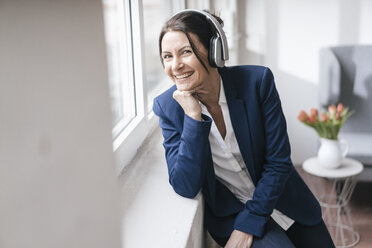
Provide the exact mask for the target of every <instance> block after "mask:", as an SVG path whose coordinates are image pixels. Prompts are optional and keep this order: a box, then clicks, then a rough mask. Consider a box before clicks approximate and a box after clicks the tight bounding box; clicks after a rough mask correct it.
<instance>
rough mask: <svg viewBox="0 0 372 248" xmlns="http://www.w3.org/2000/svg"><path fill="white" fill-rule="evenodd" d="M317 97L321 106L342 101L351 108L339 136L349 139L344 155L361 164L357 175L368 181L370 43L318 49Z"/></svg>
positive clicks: (371, 163) (371, 164) (371, 170)
mask: <svg viewBox="0 0 372 248" xmlns="http://www.w3.org/2000/svg"><path fill="white" fill-rule="evenodd" d="M319 101H320V107H322V108H326V107H327V106H328V105H329V104H332V103H333V104H337V103H338V102H342V103H343V104H344V105H345V106H347V107H350V109H353V110H355V113H354V114H353V115H352V116H351V117H350V119H348V120H347V121H346V122H345V124H344V126H343V127H342V129H341V131H340V133H339V138H340V139H346V140H347V141H348V143H349V152H348V155H347V156H348V157H351V158H355V159H357V160H359V161H360V162H362V163H363V164H364V168H365V169H364V171H363V173H362V175H360V176H359V179H360V180H367V181H372V45H368V46H367V45H366V46H362V45H359V46H339V47H328V48H323V49H321V51H320V71H319Z"/></svg>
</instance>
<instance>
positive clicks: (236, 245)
mask: <svg viewBox="0 0 372 248" xmlns="http://www.w3.org/2000/svg"><path fill="white" fill-rule="evenodd" d="M252 242H253V235H252V234H249V233H245V232H241V231H238V230H234V231H233V232H232V234H231V236H230V238H229V240H228V241H227V244H226V246H225V248H250V247H251V245H252Z"/></svg>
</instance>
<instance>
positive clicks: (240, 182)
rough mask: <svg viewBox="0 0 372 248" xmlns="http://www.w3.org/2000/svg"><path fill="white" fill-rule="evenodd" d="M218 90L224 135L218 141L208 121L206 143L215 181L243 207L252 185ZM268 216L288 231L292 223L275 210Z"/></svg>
mask: <svg viewBox="0 0 372 248" xmlns="http://www.w3.org/2000/svg"><path fill="white" fill-rule="evenodd" d="M220 87H221V90H220V98H219V104H220V106H221V109H222V114H223V118H224V121H225V126H226V136H225V139H223V138H222V136H221V134H220V132H219V131H218V129H217V126H216V124H215V123H214V121H212V127H211V131H210V134H209V142H210V145H211V151H212V159H213V164H214V171H215V174H216V177H217V180H219V181H220V182H221V183H223V184H224V185H225V186H226V187H227V188H228V189H229V190H230V191H231V192H232V193H233V194H234V195H235V196H236V197H237V198H238V199H239V200H240V201H241V202H242V203H244V204H245V203H246V202H247V201H248V200H250V199H252V197H253V193H254V190H255V186H254V184H253V182H252V179H251V176H250V174H249V171H248V170H247V167H246V166H245V162H244V160H243V157H242V155H241V153H240V150H239V146H238V142H237V140H236V137H235V133H234V130H233V128H232V124H231V120H230V113H229V109H228V106H227V102H226V96H225V91H224V88H223V85H222V81H221V85H220ZM201 107H202V113H203V114H205V115H207V116H209V117H211V115H210V113H209V112H208V110H207V108H206V107H205V106H204V105H203V104H201ZM211 118H212V117H211ZM212 120H213V119H212ZM271 217H272V218H273V219H274V221H275V222H276V223H278V225H280V226H281V227H282V228H283V229H284V230H288V228H289V227H290V226H291V225H292V224H293V223H294V220H292V219H291V218H289V217H288V216H286V215H284V214H282V213H281V212H279V211H278V210H276V209H274V211H273V213H272V214H271Z"/></svg>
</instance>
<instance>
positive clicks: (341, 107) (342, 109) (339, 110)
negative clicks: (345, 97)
mask: <svg viewBox="0 0 372 248" xmlns="http://www.w3.org/2000/svg"><path fill="white" fill-rule="evenodd" d="M342 111H344V105H343V104H342V103H339V104H338V105H337V113H342Z"/></svg>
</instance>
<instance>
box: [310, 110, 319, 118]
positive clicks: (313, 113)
mask: <svg viewBox="0 0 372 248" xmlns="http://www.w3.org/2000/svg"><path fill="white" fill-rule="evenodd" d="M310 116H318V110H317V109H315V108H312V109H310Z"/></svg>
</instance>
